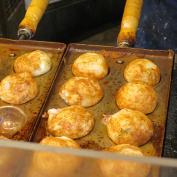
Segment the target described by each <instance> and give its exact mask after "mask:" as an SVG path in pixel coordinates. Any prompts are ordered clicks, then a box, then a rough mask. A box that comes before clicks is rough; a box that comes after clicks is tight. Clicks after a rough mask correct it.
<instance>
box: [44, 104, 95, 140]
mask: <svg viewBox="0 0 177 177" xmlns="http://www.w3.org/2000/svg"><path fill="white" fill-rule="evenodd" d="M48 114H49V118H48V123H47V128H48V131H49V133H50V134H52V135H53V136H67V137H70V138H73V139H76V138H80V137H83V136H85V135H87V134H89V133H90V131H91V130H92V129H93V127H94V117H93V115H92V114H91V113H90V112H89V111H87V110H86V109H85V108H83V107H81V106H69V107H65V108H61V109H50V110H49V111H48Z"/></svg>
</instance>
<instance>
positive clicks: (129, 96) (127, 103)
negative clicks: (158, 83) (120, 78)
mask: <svg viewBox="0 0 177 177" xmlns="http://www.w3.org/2000/svg"><path fill="white" fill-rule="evenodd" d="M116 103H117V105H118V107H119V108H120V109H123V108H128V109H133V110H137V111H141V112H143V113H145V114H148V113H151V112H153V111H154V109H155V107H156V105H157V93H156V92H155V90H154V89H153V88H152V87H151V86H149V85H146V84H140V83H126V84H124V85H123V86H122V87H121V88H120V89H119V90H118V91H117V93H116Z"/></svg>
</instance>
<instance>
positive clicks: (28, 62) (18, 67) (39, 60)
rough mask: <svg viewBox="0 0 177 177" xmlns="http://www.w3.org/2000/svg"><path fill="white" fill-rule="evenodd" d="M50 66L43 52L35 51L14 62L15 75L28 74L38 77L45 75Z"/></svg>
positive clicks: (49, 59) (46, 55) (48, 59)
mask: <svg viewBox="0 0 177 177" xmlns="http://www.w3.org/2000/svg"><path fill="white" fill-rule="evenodd" d="M51 66H52V61H51V58H50V56H49V54H47V53H46V52H44V51H41V50H35V51H33V52H30V53H25V54H23V55H21V56H20V57H18V58H17V59H16V60H15V62H14V70H15V72H16V73H21V72H30V73H31V74H32V75H33V76H40V75H42V74H45V73H47V72H48V71H49V70H50V69H51Z"/></svg>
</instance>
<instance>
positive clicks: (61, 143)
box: [40, 136, 80, 148]
mask: <svg viewBox="0 0 177 177" xmlns="http://www.w3.org/2000/svg"><path fill="white" fill-rule="evenodd" d="M40 144H44V145H49V146H57V147H68V148H80V146H79V144H77V143H76V141H74V140H72V139H71V138H69V137H66V136H60V137H52V136H50V137H45V138H43V139H42V140H41V142H40Z"/></svg>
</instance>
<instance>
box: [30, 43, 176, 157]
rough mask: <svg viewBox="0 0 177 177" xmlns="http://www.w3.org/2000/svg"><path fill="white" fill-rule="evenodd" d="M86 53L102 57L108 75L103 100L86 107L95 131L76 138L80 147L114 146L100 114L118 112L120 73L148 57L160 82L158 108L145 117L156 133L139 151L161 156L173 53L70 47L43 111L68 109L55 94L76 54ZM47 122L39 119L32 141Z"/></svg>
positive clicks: (96, 148)
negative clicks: (108, 68)
mask: <svg viewBox="0 0 177 177" xmlns="http://www.w3.org/2000/svg"><path fill="white" fill-rule="evenodd" d="M85 52H98V53H100V54H102V55H104V57H105V58H106V60H107V62H108V64H109V67H110V72H109V75H108V76H107V77H105V78H104V79H103V80H101V81H100V83H101V86H102V88H103V89H104V93H105V95H104V98H103V99H102V101H101V102H100V103H98V104H97V105H95V106H92V107H90V108H87V109H88V110H89V111H91V112H92V113H93V114H94V115H95V120H96V124H95V127H94V130H93V131H92V132H91V133H90V134H89V135H87V136H85V137H83V138H81V139H78V140H77V142H78V143H79V144H80V145H81V147H82V148H88V149H95V150H101V149H103V148H105V147H108V146H111V145H114V143H113V142H112V141H111V140H110V139H109V137H108V136H107V130H106V126H105V125H103V123H102V117H103V114H108V115H109V114H113V113H115V112H117V111H118V110H119V109H118V107H117V106H116V103H115V93H116V91H117V89H119V88H120V86H121V85H122V84H124V83H125V82H126V81H125V80H124V77H123V71H124V68H125V66H126V65H127V63H129V62H130V61H132V60H134V59H135V58H147V59H150V60H152V61H153V62H154V63H156V64H157V65H158V66H159V67H160V70H161V81H160V83H159V84H158V85H156V87H155V90H156V91H157V93H158V106H157V107H156V109H155V111H154V112H153V113H151V114H149V115H148V117H149V118H150V119H151V120H152V121H153V124H154V128H155V132H154V135H153V137H152V139H151V141H150V142H149V143H147V144H146V145H144V146H142V147H141V148H142V150H143V151H144V153H145V154H146V155H151V156H161V153H162V149H163V140H164V133H165V124H166V118H167V110H168V100H169V92H170V85H171V74H172V68H173V57H174V52H173V51H171V50H169V51H155V50H145V49H135V48H134V49H131V48H116V47H106V46H94V45H84V44H70V45H69V46H68V48H67V51H66V53H65V55H64V58H63V61H62V63H61V65H60V68H59V70H58V76H57V79H56V81H55V83H54V88H53V91H52V92H51V96H50V98H49V100H48V103H47V106H46V109H45V111H47V110H48V109H50V108H62V107H65V106H67V105H66V104H65V103H64V101H63V100H62V99H61V98H60V96H59V95H58V88H59V87H60V86H61V85H62V84H63V83H64V82H65V81H66V80H68V79H69V78H71V77H72V76H73V75H72V72H71V66H72V63H73V62H74V60H75V59H76V58H77V57H78V56H79V55H81V54H82V53H85ZM119 61H122V62H119ZM119 63H122V64H119ZM46 122H47V120H46V119H42V118H41V122H40V125H39V128H38V130H37V132H36V135H35V137H34V139H33V141H35V142H38V141H40V140H41V139H42V138H43V137H44V136H46V135H47V131H46Z"/></svg>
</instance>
